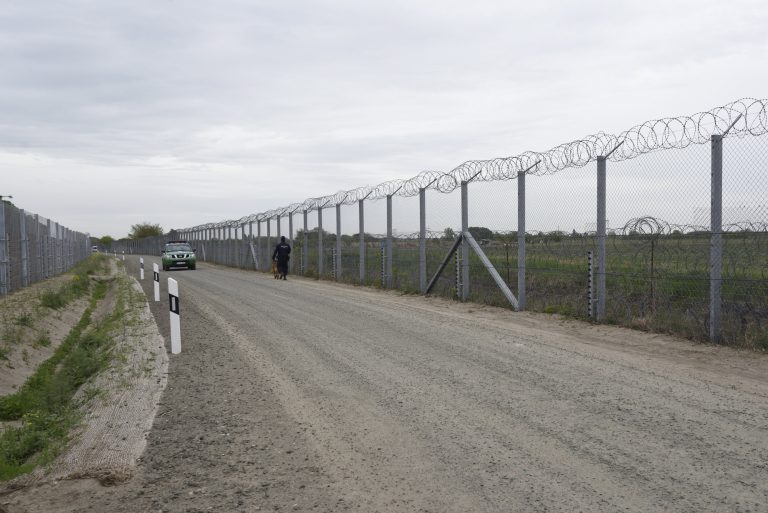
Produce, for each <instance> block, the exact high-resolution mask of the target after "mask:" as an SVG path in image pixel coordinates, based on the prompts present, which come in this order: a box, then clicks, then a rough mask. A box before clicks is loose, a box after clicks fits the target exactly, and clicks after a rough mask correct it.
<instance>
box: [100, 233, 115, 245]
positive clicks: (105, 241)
mask: <svg viewBox="0 0 768 513" xmlns="http://www.w3.org/2000/svg"><path fill="white" fill-rule="evenodd" d="M96 240H97V241H99V243H100V244H101V245H102V246H110V245H111V244H112V243H113V242H115V239H114V238H113V237H112V236H111V235H105V236H103V237H100V238H98V239H96Z"/></svg>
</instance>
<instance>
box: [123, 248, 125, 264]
mask: <svg viewBox="0 0 768 513" xmlns="http://www.w3.org/2000/svg"><path fill="white" fill-rule="evenodd" d="M123 262H125V250H123Z"/></svg>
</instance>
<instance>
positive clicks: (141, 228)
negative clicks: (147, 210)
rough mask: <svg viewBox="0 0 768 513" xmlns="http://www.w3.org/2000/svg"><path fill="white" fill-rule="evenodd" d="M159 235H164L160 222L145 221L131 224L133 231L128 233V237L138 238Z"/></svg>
mask: <svg viewBox="0 0 768 513" xmlns="http://www.w3.org/2000/svg"><path fill="white" fill-rule="evenodd" d="M158 235H163V228H162V227H161V226H160V225H159V224H151V223H148V222H146V221H145V222H143V223H139V224H134V225H131V232H130V233H129V234H128V238H130V239H133V240H137V239H143V238H144V237H156V236H158Z"/></svg>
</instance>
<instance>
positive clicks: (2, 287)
mask: <svg viewBox="0 0 768 513" xmlns="http://www.w3.org/2000/svg"><path fill="white" fill-rule="evenodd" d="M5 205H6V203H5V202H4V201H3V200H2V199H0V295H2V296H6V295H8V289H9V287H10V284H9V283H8V265H9V262H8V258H9V254H8V231H7V230H6V229H5V228H6V227H5Z"/></svg>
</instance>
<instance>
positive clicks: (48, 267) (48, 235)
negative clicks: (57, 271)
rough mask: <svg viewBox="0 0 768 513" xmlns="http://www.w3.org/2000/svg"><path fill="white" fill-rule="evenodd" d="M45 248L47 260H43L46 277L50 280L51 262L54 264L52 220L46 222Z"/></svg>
mask: <svg viewBox="0 0 768 513" xmlns="http://www.w3.org/2000/svg"><path fill="white" fill-rule="evenodd" d="M43 246H44V247H45V258H44V259H43V264H44V267H45V270H44V277H45V278H50V277H51V262H52V256H51V220H50V219H46V221H45V236H44V237H43Z"/></svg>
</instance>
